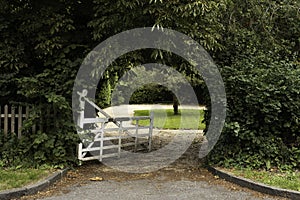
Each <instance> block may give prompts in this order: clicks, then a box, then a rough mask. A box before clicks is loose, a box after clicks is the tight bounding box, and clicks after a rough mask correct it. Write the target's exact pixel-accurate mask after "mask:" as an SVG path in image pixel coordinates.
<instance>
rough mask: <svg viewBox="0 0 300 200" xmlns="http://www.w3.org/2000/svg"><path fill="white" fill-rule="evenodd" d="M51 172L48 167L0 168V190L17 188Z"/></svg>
mask: <svg viewBox="0 0 300 200" xmlns="http://www.w3.org/2000/svg"><path fill="white" fill-rule="evenodd" d="M50 173H51V170H49V169H31V168H25V169H13V168H8V169H4V168H0V191H1V190H8V189H12V188H19V187H23V186H25V185H29V184H32V183H35V182H37V181H39V180H41V179H42V178H44V177H47V176H48V175H49V174H50Z"/></svg>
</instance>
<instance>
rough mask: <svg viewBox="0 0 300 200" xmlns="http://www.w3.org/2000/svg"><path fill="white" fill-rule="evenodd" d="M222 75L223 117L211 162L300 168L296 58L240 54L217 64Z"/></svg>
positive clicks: (299, 91)
mask: <svg viewBox="0 0 300 200" xmlns="http://www.w3.org/2000/svg"><path fill="white" fill-rule="evenodd" d="M222 75H223V78H224V80H225V85H226V92H227V101H228V102H227V103H228V109H227V118H226V123H225V127H224V129H223V133H222V134H221V137H220V139H219V141H218V143H217V145H216V147H215V148H214V150H213V151H212V152H211V153H210V155H209V159H210V162H211V163H214V164H219V165H223V166H242V167H252V168H266V169H269V168H271V167H278V168H281V169H284V168H289V169H291V168H296V167H299V166H300V129H299V127H300V123H299V121H300V120H299V119H300V112H299V108H300V98H299V94H300V67H299V63H292V62H285V61H282V62H271V63H262V62H259V61H257V60H255V59H252V60H250V59H244V60H242V61H240V62H239V63H236V64H235V65H234V66H232V67H225V68H224V69H222Z"/></svg>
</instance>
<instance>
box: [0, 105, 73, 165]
mask: <svg viewBox="0 0 300 200" xmlns="http://www.w3.org/2000/svg"><path fill="white" fill-rule="evenodd" d="M54 105H55V104H54ZM54 105H53V106H54ZM48 106H49V105H48ZM52 109H53V107H52ZM55 109H57V111H58V112H57V114H56V116H53V115H52V116H47V115H46V113H45V112H39V111H40V110H46V107H44V106H41V107H36V108H35V112H36V115H35V116H32V117H31V118H30V119H29V120H28V121H27V122H25V124H24V126H23V127H24V129H23V131H22V137H21V139H18V138H17V135H16V134H11V133H10V134H8V136H7V137H5V136H4V134H3V132H0V160H1V162H0V166H1V167H16V166H25V167H38V166H41V165H44V164H47V165H51V166H54V167H59V168H62V167H65V166H72V165H76V164H77V157H76V155H77V154H76V145H77V144H78V143H79V137H78V135H77V134H76V131H75V127H74V124H73V122H72V113H71V112H68V109H64V108H55ZM41 113H42V114H41ZM41 120H42V124H41V125H42V127H44V128H43V130H38V131H37V132H35V133H34V132H32V124H33V123H36V124H39V123H40V122H41Z"/></svg>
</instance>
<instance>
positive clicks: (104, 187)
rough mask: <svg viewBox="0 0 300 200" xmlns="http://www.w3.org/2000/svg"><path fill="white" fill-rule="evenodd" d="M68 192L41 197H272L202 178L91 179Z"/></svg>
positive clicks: (214, 199)
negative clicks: (235, 188) (233, 189)
mask: <svg viewBox="0 0 300 200" xmlns="http://www.w3.org/2000/svg"><path fill="white" fill-rule="evenodd" d="M70 189H71V192H69V193H67V194H63V195H61V196H53V197H48V198H45V199H44V200H66V199H68V200H71V199H72V200H83V199H84V200H96V199H99V200H102V199H103V200H117V199H122V200H127V199H128V200H135V199H136V200H142V199H147V200H148V199H149V200H157V199H160V200H176V199H178V200H179V199H180V200H182V199H189V200H192V199H195V200H199V199H211V200H224V199H228V200H235V199H236V200H244V199H248V200H256V199H257V200H258V199H270V200H271V199H273V198H260V197H255V196H253V195H252V194H251V193H247V192H243V191H230V190H229V189H228V188H225V187H222V186H219V185H210V184H208V183H207V182H204V181H197V182H195V181H167V182H166V181H160V180H135V181H124V182H123V181H122V182H115V181H102V182H91V183H90V184H88V185H85V186H81V187H74V186H73V187H72V188H70Z"/></svg>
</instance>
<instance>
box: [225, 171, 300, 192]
mask: <svg viewBox="0 0 300 200" xmlns="http://www.w3.org/2000/svg"><path fill="white" fill-rule="evenodd" d="M225 171H229V172H231V173H232V174H234V175H236V176H241V177H244V178H247V179H250V180H254V181H256V182H261V183H264V184H266V185H270V186H275V187H279V188H283V189H290V190H295V191H300V172H299V171H297V172H284V173H282V172H271V171H263V170H261V171H258V170H252V169H225Z"/></svg>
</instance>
